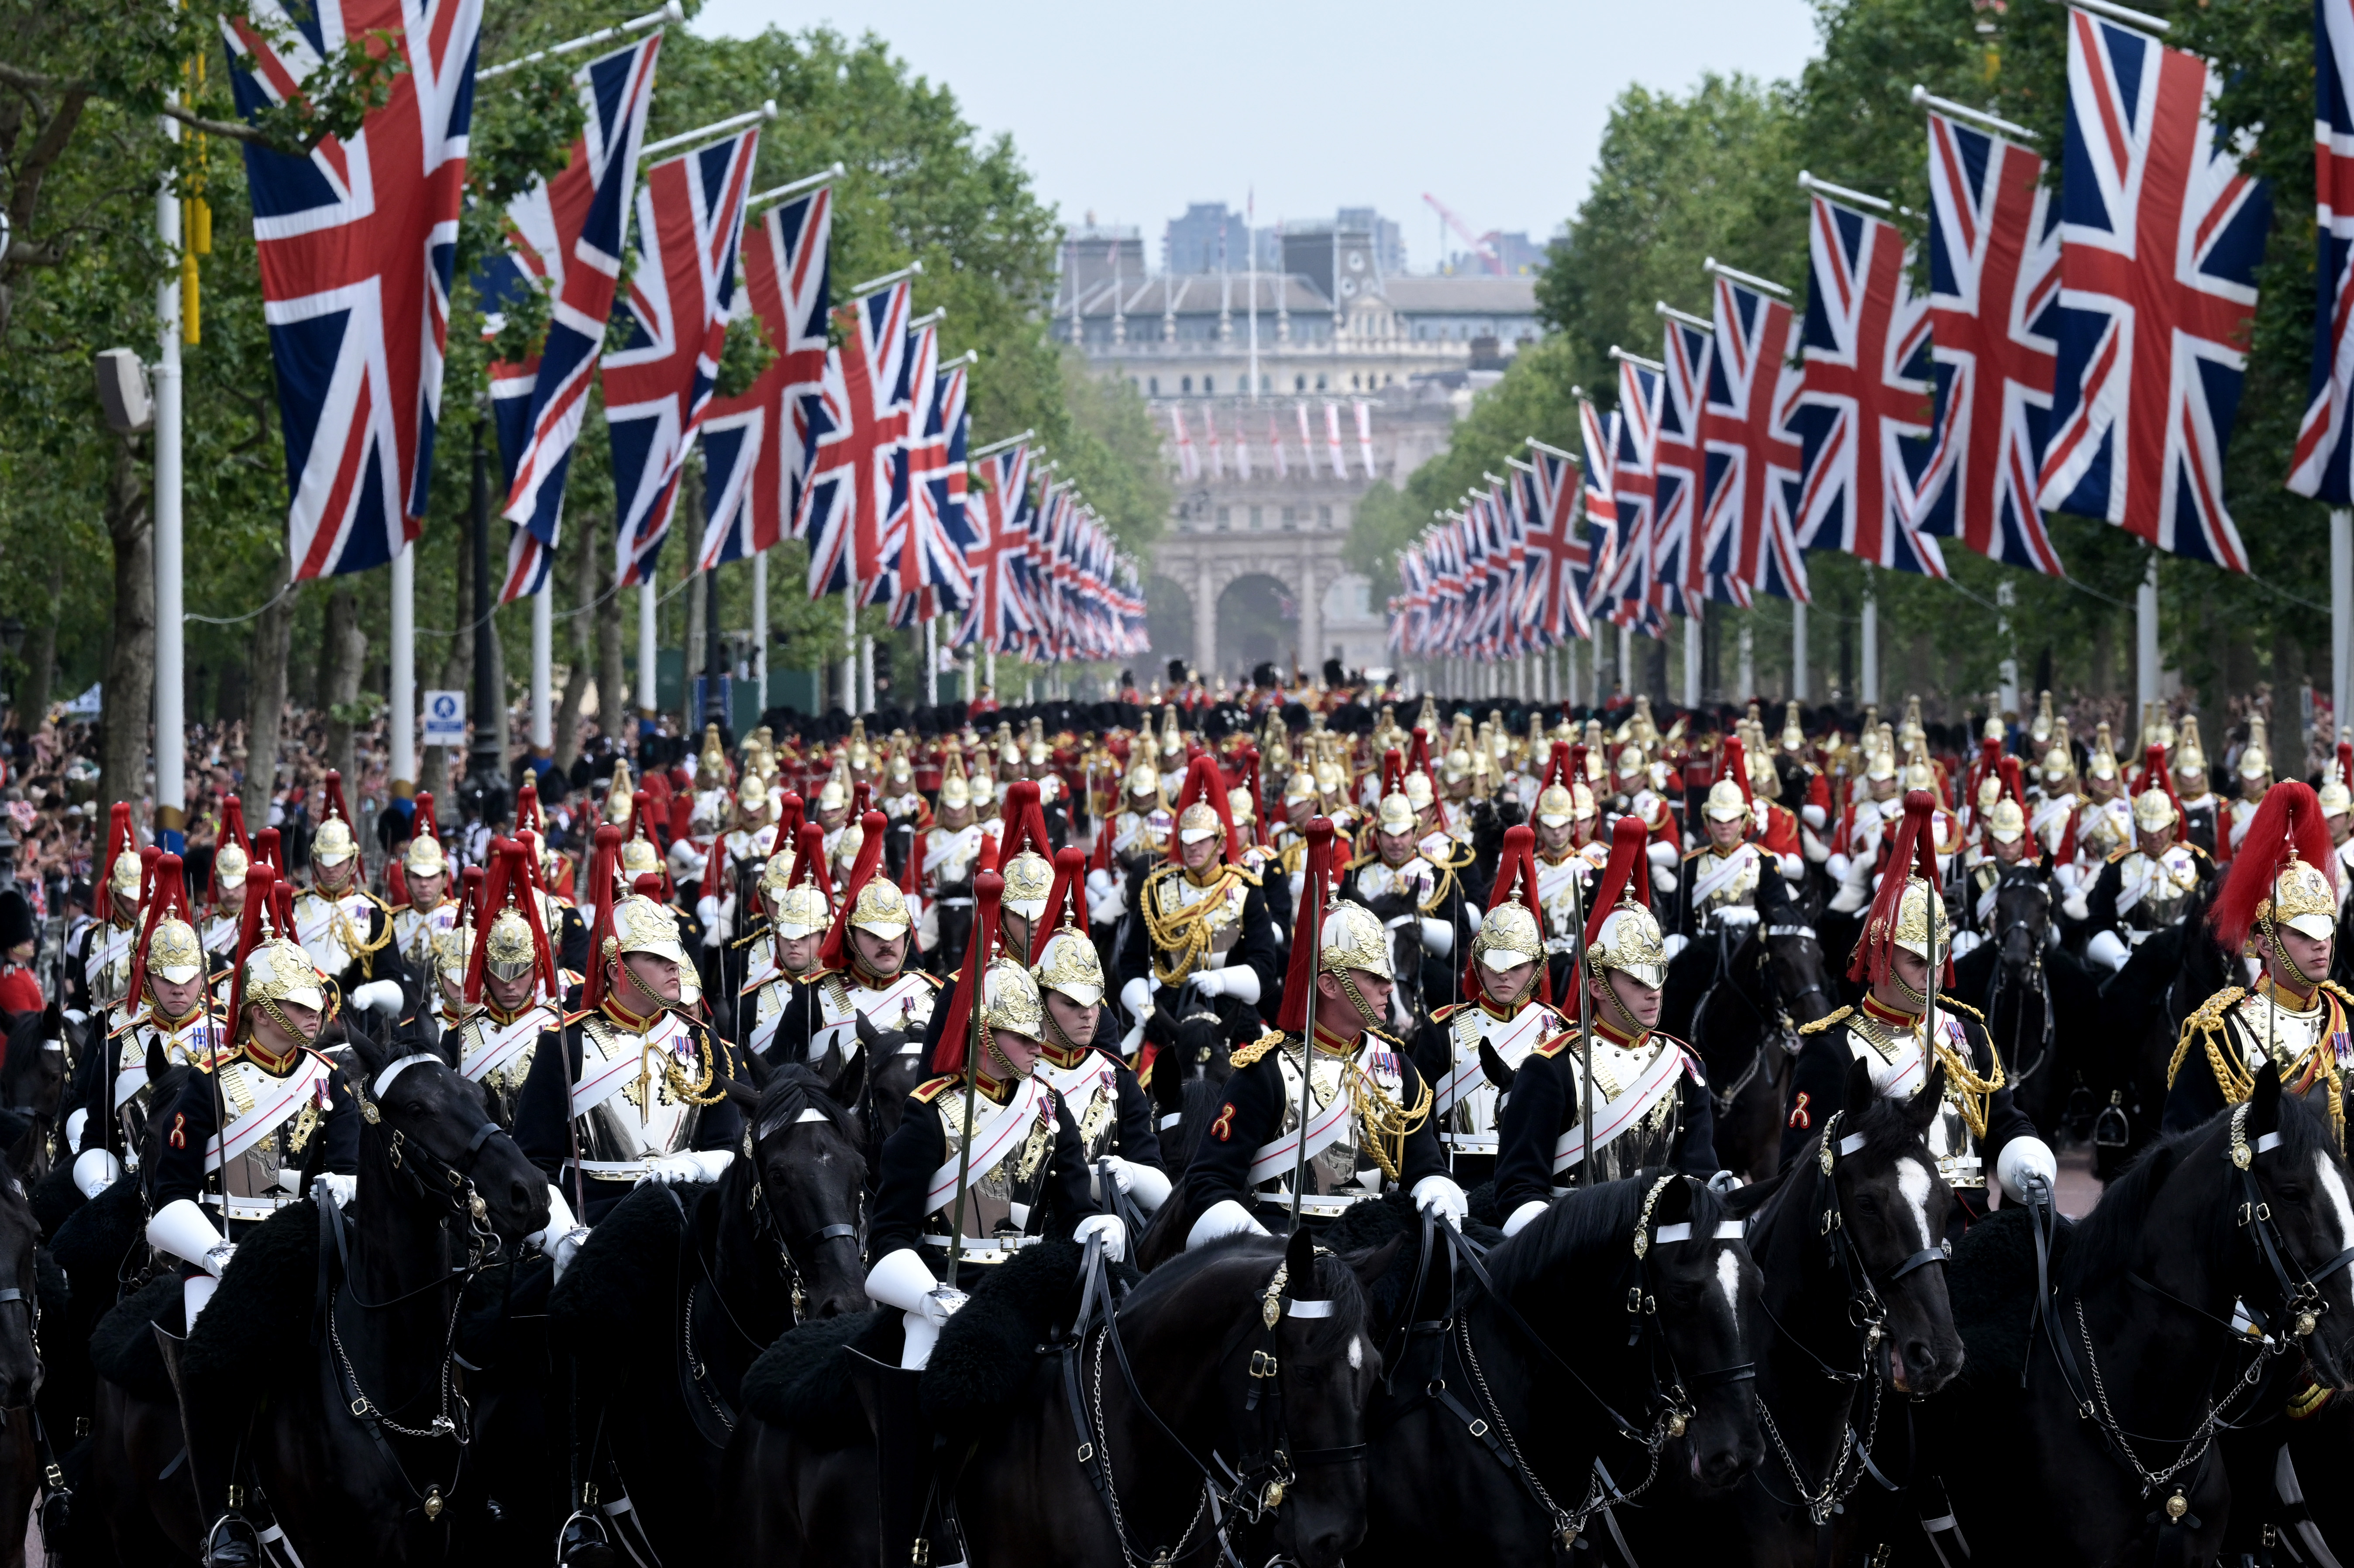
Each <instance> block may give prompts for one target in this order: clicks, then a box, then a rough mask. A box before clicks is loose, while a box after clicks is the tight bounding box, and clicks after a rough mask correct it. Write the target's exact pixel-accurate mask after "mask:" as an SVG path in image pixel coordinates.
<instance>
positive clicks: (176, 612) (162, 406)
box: [19, 94, 194, 851]
mask: <svg viewBox="0 0 2354 1568" xmlns="http://www.w3.org/2000/svg"><path fill="white" fill-rule="evenodd" d="M173 97H174V99H175V100H176V99H177V97H178V95H177V94H174V95H173ZM164 135H166V136H168V137H170V138H171V139H172V140H173V141H175V142H177V141H178V140H179V139H180V122H178V121H176V120H171V119H166V120H165V121H164ZM155 238H156V239H157V240H158V241H159V242H160V244H161V248H162V249H163V251H164V254H165V255H167V256H169V255H173V254H174V253H175V252H177V251H178V250H179V249H180V238H181V237H180V195H179V192H178V191H177V190H176V189H175V188H174V186H173V184H172V181H171V180H170V178H169V177H168V176H167V177H166V178H165V179H164V181H163V182H162V183H161V184H160V185H158V186H157V187H156V190H155ZM189 265H191V266H193V265H194V263H193V262H191V263H189ZM181 277H182V274H181V272H180V270H179V269H177V268H175V269H174V270H173V271H172V273H171V275H170V276H168V277H166V278H165V279H164V281H162V282H160V283H158V284H157V285H156V286H155V314H156V317H157V325H158V327H159V328H160V335H159V336H158V338H157V341H156V345H155V346H156V355H155V372H154V387H155V413H154V420H155V474H154V485H155V500H154V552H155V554H154V572H155V690H154V695H153V696H152V697H151V698H150V699H149V700H150V704H151V716H152V717H153V718H154V724H155V752H154V754H155V822H154V829H155V842H157V843H159V844H161V845H162V846H163V847H164V849H166V850H174V851H176V850H178V849H179V848H181V846H182V845H183V844H184V843H185V842H186V840H185V839H184V838H183V836H182V833H181V829H182V826H183V825H184V823H185V821H186V810H187V803H188V797H187V782H186V767H187V752H186V746H187V732H186V727H185V725H186V715H185V710H184V704H185V702H186V692H185V689H184V685H183V673H182V661H181V654H180V650H181V637H182V634H183V632H184V630H185V624H186V623H185V622H184V621H183V620H182V616H183V615H184V613H185V611H184V609H183V608H182V599H181V593H180V523H181V517H182V508H181V500H182V486H181V475H182V467H181V455H180V454H181V446H180V409H181V383H180V334H181V333H182V332H183V330H185V329H184V326H183V323H182V321H181V317H180V307H181V296H180V291H181V289H182V287H183V284H182V281H181ZM123 720H124V722H126V723H130V724H136V723H137V722H138V719H137V716H136V715H127V714H126V715H123ZM19 722H21V723H23V724H24V726H25V727H26V728H27V729H37V728H38V727H40V722H41V715H37V714H36V715H32V716H31V717H29V718H20V720H19ZM122 785H123V789H124V791H125V793H126V795H127V796H128V797H129V798H130V799H131V800H134V801H135V800H138V798H139V786H138V782H137V780H136V779H135V778H134V779H125V780H123V781H122Z"/></svg>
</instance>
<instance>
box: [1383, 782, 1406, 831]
mask: <svg viewBox="0 0 2354 1568" xmlns="http://www.w3.org/2000/svg"><path fill="white" fill-rule="evenodd" d="M1375 820H1376V821H1378V822H1379V823H1380V825H1381V830H1382V832H1385V833H1410V832H1414V826H1415V810H1414V802H1413V801H1412V800H1408V799H1406V797H1405V796H1404V795H1403V794H1400V793H1399V792H1398V791H1396V790H1394V789H1393V790H1391V791H1390V792H1389V793H1388V794H1386V795H1384V796H1383V797H1382V804H1381V809H1380V811H1379V813H1378V815H1377V817H1376V819H1375Z"/></svg>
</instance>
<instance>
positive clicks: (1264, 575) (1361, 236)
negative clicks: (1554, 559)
mask: <svg viewBox="0 0 2354 1568" xmlns="http://www.w3.org/2000/svg"><path fill="white" fill-rule="evenodd" d="M1222 225H1223V226H1224V228H1225V234H1226V237H1227V249H1226V253H1225V254H1226V264H1225V269H1224V270H1220V268H1219V265H1218V257H1219V252H1218V249H1217V245H1218V235H1219V231H1220V228H1221V226H1222ZM1279 229H1280V238H1279V240H1278V238H1277V233H1278V230H1277V228H1263V229H1261V230H1260V231H1259V234H1258V237H1257V238H1258V241H1259V246H1260V265H1261V269H1262V270H1259V271H1257V273H1256V274H1255V275H1254V273H1253V272H1252V270H1251V268H1250V262H1249V260H1248V258H1247V255H1246V250H1245V249H1244V242H1243V238H1242V237H1243V235H1244V232H1245V230H1244V225H1243V223H1242V215H1241V214H1239V213H1237V212H1236V211H1235V210H1234V209H1233V208H1231V207H1226V206H1225V205H1224V204H1223V203H1213V202H1202V203H1196V204H1194V205H1193V207H1190V208H1188V210H1187V211H1186V214H1185V216H1184V217H1181V218H1175V219H1172V220H1171V222H1170V223H1169V225H1168V228H1167V229H1166V230H1165V231H1164V237H1163V238H1162V242H1161V255H1162V260H1163V263H1164V265H1163V268H1162V270H1161V271H1160V272H1158V273H1156V274H1154V275H1152V276H1150V277H1148V276H1146V275H1145V273H1144V271H1143V269H1142V267H1141V266H1140V265H1138V264H1137V258H1138V255H1139V249H1138V248H1137V246H1136V242H1135V240H1134V238H1133V236H1134V232H1135V231H1134V230H1131V229H1119V230H1113V229H1107V228H1097V227H1094V226H1092V225H1090V226H1089V227H1088V228H1083V229H1079V230H1076V231H1075V232H1074V234H1073V235H1072V237H1071V240H1070V242H1069V246H1068V248H1067V249H1066V256H1065V269H1064V275H1063V277H1062V279H1061V280H1060V281H1058V284H1057V287H1056V291H1055V302H1054V332H1055V336H1056V337H1057V338H1058V339H1060V340H1061V341H1063V342H1066V343H1076V344H1078V345H1079V347H1080V348H1081V350H1082V351H1083V352H1084V353H1085V354H1086V355H1087V363H1088V366H1089V368H1090V369H1092V370H1093V371H1094V372H1095V373H1096V374H1097V375H1098V376H1106V377H1110V376H1119V377H1120V378H1121V379H1123V380H1126V381H1128V382H1129V384H1130V385H1132V386H1133V387H1135V388H1136V389H1137V391H1139V392H1140V393H1141V394H1142V395H1143V396H1144V398H1145V400H1146V402H1147V404H1148V405H1149V406H1150V408H1151V410H1152V414H1153V419H1154V422H1155V424H1156V425H1157V426H1158V428H1159V429H1160V430H1161V437H1162V440H1163V443H1164V449H1163V450H1164V456H1165V458H1166V461H1167V462H1168V464H1169V467H1170V471H1171V472H1172V475H1173V476H1175V477H1176V478H1177V482H1178V498H1177V501H1176V503H1175V506H1174V508H1173V512H1172V517H1171V521H1170V526H1169V529H1168V531H1167V532H1166V533H1165V534H1164V535H1163V536H1162V538H1161V542H1160V543H1159V544H1158V545H1157V546H1154V551H1153V568H1152V570H1153V582H1152V585H1151V588H1152V592H1151V600H1152V603H1153V606H1154V614H1153V627H1154V637H1155V646H1154V652H1155V653H1156V654H1157V655H1158V656H1160V657H1161V658H1162V659H1166V658H1169V657H1172V656H1173V657H1179V658H1184V657H1187V656H1188V655H1189V654H1190V656H1191V659H1192V661H1193V662H1195V663H1196V664H1198V665H1200V666H1201V668H1202V670H1203V673H1204V676H1205V677H1209V676H1211V675H1213V674H1214V673H1223V674H1225V675H1226V676H1228V677H1229V678H1232V677H1235V676H1237V675H1239V674H1241V673H1244V672H1245V671H1246V670H1247V669H1248V668H1249V666H1250V665H1251V664H1253V663H1256V662H1258V661H1259V660H1261V659H1273V660H1275V661H1276V662H1278V663H1282V664H1284V665H1286V666H1287V667H1288V665H1289V663H1290V662H1291V661H1292V660H1294V659H1297V660H1299V662H1300V663H1301V664H1303V665H1305V666H1307V667H1309V668H1311V669H1312V668H1315V667H1317V666H1318V665H1320V663H1321V662H1322V661H1323V660H1325V659H1327V658H1334V657H1337V658H1339V659H1341V661H1342V662H1345V663H1347V664H1348V665H1350V666H1351V667H1352V668H1367V667H1379V666H1383V665H1386V664H1387V663H1388V662H1389V658H1390V655H1389V652H1388V646H1387V635H1388V618H1387V615H1386V613H1385V612H1384V609H1383V607H1382V606H1381V605H1379V604H1377V603H1374V602H1372V600H1371V597H1370V592H1369V589H1370V585H1369V584H1368V583H1367V582H1366V580H1365V579H1364V577H1362V576H1360V575H1358V574H1356V573H1354V572H1352V571H1351V570H1349V569H1348V567H1347V565H1346V563H1345V562H1344V561H1343V559H1342V547H1343V546H1345V544H1346V543H1347V541H1348V537H1349V530H1350V525H1351V524H1352V521H1353V520H1354V517H1355V513H1356V508H1357V505H1358V503H1360V502H1361V501H1362V500H1363V497H1364V494H1365V493H1366V492H1367V491H1368V490H1370V489H1371V488H1372V487H1373V484H1374V483H1375V482H1377V481H1386V482H1391V483H1403V482H1405V478H1406V476H1407V475H1409V474H1411V473H1412V472H1413V471H1415V470H1416V468H1418V467H1420V466H1421V465H1422V464H1423V463H1424V462H1426V461H1428V460H1429V459H1430V458H1431V457H1433V456H1435V455H1437V453H1439V452H1441V451H1444V450H1446V448H1447V440H1448V439H1449V432H1450V430H1451V429H1452V427H1453V424H1454V422H1455V421H1456V420H1457V419H1458V418H1461V416H1462V415H1463V413H1464V412H1465V411H1466V410H1467V409H1468V408H1469V407H1470V401H1471V397H1472V395H1473V394H1474V393H1475V392H1477V391H1478V390H1479V388H1481V387H1487V386H1491V385H1493V384H1494V383H1495V382H1496V381H1497V380H1498V379H1499V378H1500V376H1502V374H1503V368H1504V366H1506V365H1508V364H1509V363H1510V361H1511V357H1512V355H1514V354H1516V353H1517V352H1518V351H1519V350H1520V348H1521V347H1522V346H1523V345H1525V344H1532V343H1534V342H1535V341H1536V338H1537V337H1538V335H1539V334H1540V332H1541V330H1542V329H1541V327H1540V325H1539V323H1538V320H1537V309H1536V280H1535V278H1534V276H1533V275H1532V274H1528V273H1520V274H1515V275H1511V276H1506V277H1496V276H1493V275H1492V274H1488V275H1471V274H1458V275H1456V276H1428V275H1425V276H1421V277H1416V276H1411V275H1408V274H1407V273H1406V271H1405V246H1404V243H1403V241H1402V239H1401V238H1399V234H1398V228H1397V225H1396V224H1394V223H1391V222H1388V221H1387V220H1385V219H1383V218H1381V217H1379V215H1378V214H1376V213H1374V212H1373V211H1371V210H1370V209H1365V208H1343V209H1341V210H1340V211H1339V212H1338V213H1336V215H1335V217H1333V219H1331V220H1330V221H1315V222H1300V221H1297V220H1286V221H1285V222H1284V223H1283V224H1281V225H1280V226H1279ZM1522 238H1523V240H1524V238H1525V237H1522ZM1530 249H1531V251H1532V253H1533V254H1540V255H1541V252H1535V251H1534V249H1533V248H1530ZM1131 269H1132V270H1131ZM1254 373H1255V374H1256V375H1257V387H1256V389H1254V388H1253V387H1252V386H1251V377H1252V376H1253V375H1254ZM1254 391H1255V392H1256V396H1254ZM1361 405H1362V408H1363V411H1362V415H1361V413H1360V406H1361ZM1181 416H1182V418H1184V420H1185V421H1186V424H1187V428H1188V432H1189V440H1190V442H1191V444H1192V448H1193V454H1192V473H1191V475H1190V476H1188V475H1187V473H1186V462H1185V461H1184V459H1183V457H1182V454H1181V452H1180V450H1179V448H1178V445H1177V429H1178V420H1179V418H1180V417H1181ZM1361 417H1362V418H1363V421H1364V424H1363V433H1362V438H1361V428H1360V425H1359V419H1360V418H1361ZM1303 421H1304V423H1305V425H1306V431H1305V439H1304V440H1303V432H1302V429H1301V427H1302V423H1303ZM1336 436H1337V438H1338V439H1337V441H1336V440H1335V437H1336ZM1336 446H1337V447H1338V449H1339V453H1338V455H1339V460H1340V461H1339V462H1338V464H1337V466H1336V464H1335V461H1334V458H1335V452H1334V448H1335V447H1336ZM1368 449H1370V452H1371V459H1372V461H1371V462H1370V463H1368V461H1366V458H1367V450H1368ZM1278 450H1279V451H1280V457H1279V458H1278ZM1246 454H1247V455H1246ZM1278 464H1279V468H1278ZM1270 607H1273V608H1270ZM1140 673H1141V672H1140Z"/></svg>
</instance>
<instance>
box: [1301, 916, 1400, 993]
mask: <svg viewBox="0 0 2354 1568" xmlns="http://www.w3.org/2000/svg"><path fill="white" fill-rule="evenodd" d="M1323 925H1324V929H1323V942H1322V945H1321V947H1320V948H1319V950H1318V952H1317V955H1316V969H1317V972H1318V973H1319V974H1328V975H1329V974H1340V973H1342V972H1343V971H1345V970H1348V969H1363V971H1364V972H1365V973H1367V974H1370V975H1372V976H1373V978H1375V979H1376V980H1394V979H1396V978H1397V971H1396V969H1395V968H1394V966H1393V965H1392V963H1391V961H1390V934H1389V932H1388V931H1387V930H1385V929H1384V928H1383V926H1382V923H1381V920H1380V917H1379V916H1375V915H1374V913H1373V911H1372V910H1370V909H1368V908H1366V907H1365V906H1363V905H1362V904H1356V903H1352V902H1351V901H1350V900H1348V899H1346V898H1336V899H1334V900H1333V901H1332V902H1331V904H1329V905H1327V906H1325V909H1324V922H1323Z"/></svg>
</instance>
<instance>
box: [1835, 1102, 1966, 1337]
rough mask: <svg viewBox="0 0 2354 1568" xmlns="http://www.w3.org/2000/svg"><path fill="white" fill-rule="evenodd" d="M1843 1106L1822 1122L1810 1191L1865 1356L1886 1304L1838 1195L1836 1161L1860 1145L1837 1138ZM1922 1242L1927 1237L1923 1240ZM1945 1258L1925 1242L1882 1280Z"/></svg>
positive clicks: (1853, 1137) (1857, 1136) (1855, 1136)
mask: <svg viewBox="0 0 2354 1568" xmlns="http://www.w3.org/2000/svg"><path fill="white" fill-rule="evenodd" d="M1846 1115H1847V1112H1846V1111H1844V1110H1838V1111H1833V1112H1832V1113H1831V1115H1830V1119H1829V1120H1828V1121H1826V1122H1824V1123H1823V1139H1822V1152H1821V1155H1820V1156H1819V1159H1818V1160H1816V1176H1815V1192H1816V1194H1817V1196H1818V1198H1819V1201H1820V1203H1819V1212H1820V1213H1821V1214H1822V1223H1821V1230H1822V1235H1823V1239H1824V1243H1825V1245H1827V1246H1829V1249H1830V1257H1831V1261H1832V1262H1833V1263H1835V1264H1837V1265H1838V1266H1839V1269H1840V1275H1841V1277H1844V1278H1845V1279H1846V1281H1847V1290H1848V1321H1849V1322H1850V1324H1852V1325H1853V1326H1854V1327H1855V1328H1856V1329H1857V1330H1859V1331H1861V1333H1862V1335H1863V1349H1864V1352H1865V1354H1867V1355H1869V1354H1871V1353H1872V1351H1876V1350H1878V1349H1879V1348H1880V1344H1881V1341H1882V1339H1883V1338H1884V1337H1885V1335H1886V1332H1887V1330H1886V1327H1885V1325H1886V1323H1887V1320H1888V1304H1887V1303H1886V1302H1885V1301H1883V1300H1882V1299H1881V1295H1880V1292H1881V1289H1882V1284H1883V1282H1882V1281H1879V1280H1875V1279H1874V1278H1873V1277H1872V1267H1871V1266H1870V1265H1869V1264H1867V1263H1866V1262H1865V1261H1864V1260H1863V1258H1862V1257H1861V1255H1859V1254H1858V1253H1857V1252H1856V1250H1855V1242H1854V1239H1853V1238H1852V1237H1850V1235H1849V1234H1848V1225H1847V1208H1846V1204H1845V1203H1844V1202H1842V1201H1841V1199H1840V1190H1839V1176H1838V1170H1839V1162H1840V1160H1841V1159H1843V1158H1845V1157H1846V1156H1848V1155H1850V1154H1853V1153H1855V1152H1856V1151H1857V1150H1861V1148H1862V1147H1863V1144H1864V1138H1863V1135H1862V1134H1861V1133H1850V1134H1848V1135H1846V1136H1844V1137H1842V1136H1841V1135H1840V1121H1841V1120H1842V1119H1843V1118H1845V1117H1846ZM1923 1239H1924V1240H1926V1239H1927V1238H1923ZM1947 1261H1948V1257H1947V1249H1946V1247H1944V1246H1942V1245H1930V1246H1925V1247H1923V1248H1922V1249H1921V1250H1920V1251H1918V1252H1916V1253H1914V1254H1913V1255H1911V1256H1909V1257H1907V1258H1905V1259H1904V1261H1903V1262H1902V1263H1900V1264H1898V1265H1897V1266H1895V1267H1894V1268H1893V1269H1891V1270H1890V1271H1889V1274H1888V1277H1887V1279H1886V1281H1885V1282H1884V1284H1885V1286H1886V1287H1891V1288H1893V1287H1894V1286H1895V1285H1896V1284H1897V1282H1898V1281H1900V1280H1902V1279H1903V1278H1904V1277H1906V1276H1907V1275H1910V1274H1913V1273H1915V1272H1917V1271H1918V1270H1921V1269H1924V1268H1926V1267H1928V1266H1930V1265H1932V1264H1939V1265H1942V1264H1944V1263H1946V1262H1947Z"/></svg>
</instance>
